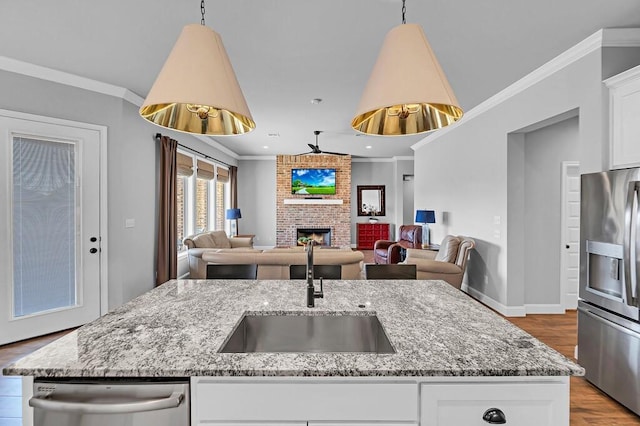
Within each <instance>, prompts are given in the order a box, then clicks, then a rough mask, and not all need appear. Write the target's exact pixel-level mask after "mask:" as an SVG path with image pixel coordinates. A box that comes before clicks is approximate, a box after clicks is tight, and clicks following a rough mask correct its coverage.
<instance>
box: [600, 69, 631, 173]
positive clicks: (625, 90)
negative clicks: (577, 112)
mask: <svg viewBox="0 0 640 426" xmlns="http://www.w3.org/2000/svg"><path fill="white" fill-rule="evenodd" d="M604 83H605V84H606V86H607V87H608V88H609V117H610V121H609V125H610V129H609V132H610V139H609V141H610V144H611V146H610V147H611V149H610V167H611V169H623V168H627V167H636V166H640V66H637V67H635V68H632V69H630V70H628V71H625V72H623V73H621V74H618V75H616V76H614V77H611V78H609V79H607V80H605V81H604Z"/></svg>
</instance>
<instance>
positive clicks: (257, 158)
mask: <svg viewBox="0 0 640 426" xmlns="http://www.w3.org/2000/svg"><path fill="white" fill-rule="evenodd" d="M276 159H277V158H276V156H275V155H240V156H239V157H238V160H253V161H267V160H269V161H271V160H273V161H275V160H276Z"/></svg>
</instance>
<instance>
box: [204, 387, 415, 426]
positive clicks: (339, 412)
mask: <svg viewBox="0 0 640 426" xmlns="http://www.w3.org/2000/svg"><path fill="white" fill-rule="evenodd" d="M194 401H195V404H194V407H193V409H192V415H193V416H194V417H195V419H197V421H198V422H207V421H353V420H355V421H373V420H379V421H411V422H415V421H417V417H418V385H417V384H411V383H407V384H404V383H400V384H398V383H373V384H372V383H366V384H364V383H363V384H360V383H308V382H307V383H251V382H242V383H233V382H227V383H216V382H209V381H207V380H200V381H199V382H198V383H197V385H196V389H195V398H194Z"/></svg>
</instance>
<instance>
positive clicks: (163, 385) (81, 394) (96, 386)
mask: <svg viewBox="0 0 640 426" xmlns="http://www.w3.org/2000/svg"><path fill="white" fill-rule="evenodd" d="M29 405H30V406H32V407H33V408H34V413H33V424H34V426H63V425H65V426H111V425H127V426H147V425H153V426H165V425H166V426H169V425H171V426H178V425H179V426H187V425H189V422H190V420H189V382H188V381H175V382H173V381H172V382H164V381H163V382H139V381H131V382H122V381H113V382H80V381H76V382H71V381H68V382H60V381H44V380H36V381H35V382H34V385H33V397H32V398H31V399H30V400H29Z"/></svg>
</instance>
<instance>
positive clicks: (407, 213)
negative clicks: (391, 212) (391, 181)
mask: <svg viewBox="0 0 640 426" xmlns="http://www.w3.org/2000/svg"><path fill="white" fill-rule="evenodd" d="M413 191H414V183H413V175H402V223H403V224H411V223H415V218H414V216H413V215H414V212H415V210H414V205H413V204H414V200H413V198H414V194H413Z"/></svg>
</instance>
